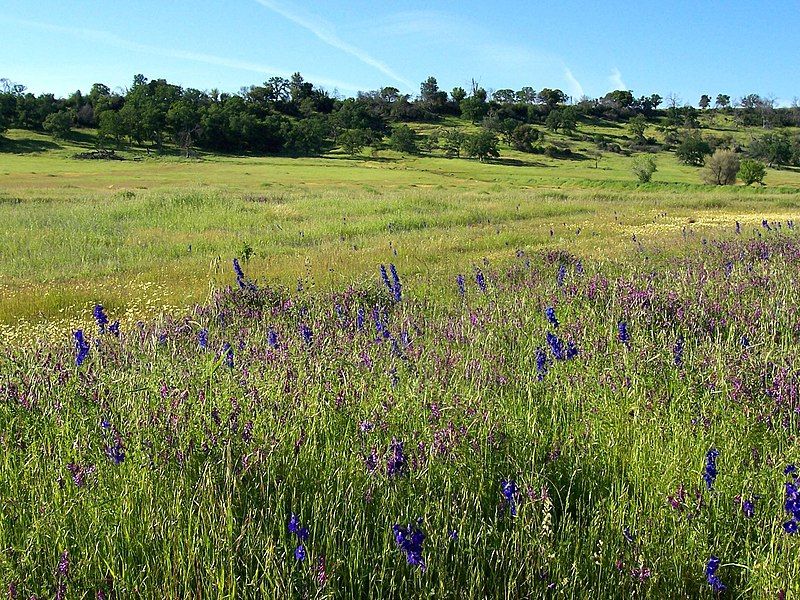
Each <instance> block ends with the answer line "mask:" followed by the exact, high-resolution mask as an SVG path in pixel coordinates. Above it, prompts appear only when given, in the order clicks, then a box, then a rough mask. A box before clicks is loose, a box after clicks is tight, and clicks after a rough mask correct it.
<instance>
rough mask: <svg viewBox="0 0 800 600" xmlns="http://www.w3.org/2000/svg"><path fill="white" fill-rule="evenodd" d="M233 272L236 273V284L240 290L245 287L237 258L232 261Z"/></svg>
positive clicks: (242, 272)
mask: <svg viewBox="0 0 800 600" xmlns="http://www.w3.org/2000/svg"><path fill="white" fill-rule="evenodd" d="M233 270H234V271H236V283H238V284H239V287H240V288H243V287H245V277H244V271H242V267H241V265H240V264H239V259H238V258H234V259H233Z"/></svg>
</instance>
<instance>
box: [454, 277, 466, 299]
mask: <svg viewBox="0 0 800 600" xmlns="http://www.w3.org/2000/svg"><path fill="white" fill-rule="evenodd" d="M456 285H457V286H458V293H459V295H461V296H463V295H464V294H466V293H467V285H466V283H465V282H464V276H463V275H461V274H460V273H459V274H458V275H456Z"/></svg>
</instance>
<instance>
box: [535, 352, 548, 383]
mask: <svg viewBox="0 0 800 600" xmlns="http://www.w3.org/2000/svg"><path fill="white" fill-rule="evenodd" d="M546 374H547V353H546V352H545V351H544V349H543V348H542V347H541V346H540V347H539V348H536V377H537V379H538V380H539V381H542V380H543V379H544V376H545V375H546Z"/></svg>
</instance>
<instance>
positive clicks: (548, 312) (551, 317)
mask: <svg viewBox="0 0 800 600" xmlns="http://www.w3.org/2000/svg"><path fill="white" fill-rule="evenodd" d="M544 316H545V317H547V320H548V322H549V323H550V325H552V326H553V327H555V328H556V329H558V319H557V318H556V309H555V308H554V307H552V306H548V307H547V308H545V309H544Z"/></svg>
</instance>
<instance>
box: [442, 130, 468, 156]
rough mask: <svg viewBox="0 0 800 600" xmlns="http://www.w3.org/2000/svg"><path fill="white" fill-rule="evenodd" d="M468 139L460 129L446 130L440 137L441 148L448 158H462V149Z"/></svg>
mask: <svg viewBox="0 0 800 600" xmlns="http://www.w3.org/2000/svg"><path fill="white" fill-rule="evenodd" d="M465 139H466V137H465V136H464V134H463V133H462V132H461V131H460V130H458V129H445V130H444V131H442V132H441V135H439V147H440V148H441V149H442V150H444V153H445V155H446V156H449V157H451V158H452V157H453V156H461V148H462V146H463V145H464V141H465Z"/></svg>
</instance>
